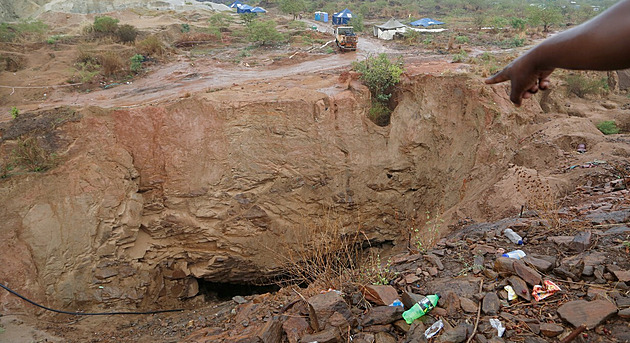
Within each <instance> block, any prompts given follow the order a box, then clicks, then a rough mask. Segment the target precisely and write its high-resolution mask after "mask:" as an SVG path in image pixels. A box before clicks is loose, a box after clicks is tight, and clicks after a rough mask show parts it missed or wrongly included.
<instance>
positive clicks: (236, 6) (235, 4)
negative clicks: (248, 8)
mask: <svg viewBox="0 0 630 343" xmlns="http://www.w3.org/2000/svg"><path fill="white" fill-rule="evenodd" d="M242 4H243V3H242V2H240V1H238V0H236V1H234V2H233V3H232V4H231V5H230V8H238V6H239V5H242Z"/></svg>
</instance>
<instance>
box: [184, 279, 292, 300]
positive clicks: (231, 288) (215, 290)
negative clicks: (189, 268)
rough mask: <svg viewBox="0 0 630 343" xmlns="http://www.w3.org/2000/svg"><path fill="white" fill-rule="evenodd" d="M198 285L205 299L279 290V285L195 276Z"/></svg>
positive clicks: (227, 298)
mask: <svg viewBox="0 0 630 343" xmlns="http://www.w3.org/2000/svg"><path fill="white" fill-rule="evenodd" d="M197 283H198V285H199V294H200V295H203V297H204V299H205V300H206V301H217V300H218V301H227V300H231V299H232V298H233V297H235V296H237V295H240V296H243V297H244V296H248V295H254V294H265V293H273V292H277V291H279V290H280V286H278V285H275V284H271V285H254V284H238V283H223V282H212V281H206V280H204V279H203V278H197Z"/></svg>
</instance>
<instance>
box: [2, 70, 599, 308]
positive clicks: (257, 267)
mask: <svg viewBox="0 0 630 343" xmlns="http://www.w3.org/2000/svg"><path fill="white" fill-rule="evenodd" d="M303 81H304V80H303V78H302V79H300V78H287V79H284V80H280V81H279V82H274V83H273V84H268V83H266V82H262V81H261V82H258V83H254V84H250V85H244V86H237V85H234V86H232V87H230V88H225V89H221V90H215V91H207V92H205V93H199V94H194V95H191V96H187V97H184V98H181V99H179V100H173V101H169V102H164V103H158V104H155V105H145V106H137V107H133V108H126V109H116V110H103V109H99V108H96V107H90V108H84V109H81V110H79V111H78V112H77V113H74V112H71V113H72V115H69V114H68V111H69V110H68V109H57V110H56V111H48V112H45V113H39V114H32V115H23V116H20V117H18V119H16V120H13V121H11V122H8V123H5V124H3V125H4V126H3V128H2V140H3V145H2V149H3V151H4V153H3V154H4V155H5V156H7V155H8V154H9V153H10V151H12V149H13V148H14V147H15V146H16V144H18V143H16V142H17V141H18V139H17V137H18V136H19V135H20V134H30V135H34V136H37V137H39V140H40V142H41V144H42V145H43V146H44V147H45V148H47V149H49V150H54V151H55V152H56V154H57V155H58V157H57V161H58V166H56V167H55V168H52V169H50V170H48V171H45V172H26V171H24V170H16V171H14V173H13V174H11V175H10V176H9V177H7V178H4V179H0V183H1V185H2V187H0V202H2V203H3V204H5V206H3V207H2V208H0V218H1V220H2V222H3V223H4V225H3V227H2V229H1V230H0V249H1V250H2V251H3V252H4V253H3V254H0V263H1V264H2V265H3V266H4V267H3V268H2V269H1V270H0V278H1V279H2V280H6V282H7V283H8V284H9V285H10V286H13V287H14V288H15V289H16V290H19V291H22V292H24V293H25V294H26V295H28V296H31V297H33V298H34V299H36V300H39V301H44V302H46V303H48V304H55V305H59V306H65V307H68V306H69V307H78V306H91V305H95V304H102V305H106V306H111V305H116V304H123V303H131V304H138V305H140V304H144V305H146V304H150V303H153V302H156V301H160V302H161V303H162V304H164V303H165V302H167V301H169V300H170V301H178V300H179V299H185V298H187V297H191V296H194V295H196V294H197V292H198V282H197V280H198V279H204V280H207V281H213V282H223V283H251V282H256V281H257V280H260V278H261V277H264V276H270V275H273V274H274V273H275V272H277V269H278V267H279V259H278V256H281V255H282V253H283V249H285V248H286V247H287V246H290V245H291V243H292V240H293V239H294V238H295V236H296V232H299V230H303V229H304V227H305V226H306V225H307V224H308V223H310V222H312V221H314V220H316V219H317V218H321V217H322V216H326V215H331V216H334V217H335V219H336V220H339V221H340V222H341V223H343V225H344V227H345V228H346V229H347V230H356V229H357V228H360V229H361V230H362V231H363V232H364V233H365V235H366V237H368V238H370V239H371V240H372V242H373V243H377V242H386V241H388V242H393V243H394V244H398V245H399V246H401V247H404V246H405V245H406V244H408V243H409V242H407V237H408V233H409V230H410V229H411V227H412V226H413V225H418V224H414V223H421V222H422V220H423V219H422V218H424V215H425V212H426V211H429V212H430V213H431V214H432V215H437V214H441V213H443V218H444V219H445V220H446V222H445V224H444V226H443V227H441V228H440V229H441V230H444V229H446V224H448V223H449V222H453V221H456V220H459V219H464V218H466V217H471V218H473V219H475V220H485V219H490V218H493V217H497V216H498V215H501V214H505V213H515V212H516V211H518V207H519V206H520V204H521V203H522V202H520V201H519V199H518V197H516V196H515V192H512V191H509V192H504V190H506V189H509V187H511V184H510V185H507V184H508V183H510V180H511V179H510V177H512V175H514V168H512V165H510V163H516V162H519V161H521V162H522V163H520V164H522V165H523V168H526V167H527V168H531V167H532V163H533V164H534V165H535V162H532V161H533V160H532V159H531V158H528V157H524V156H528V155H527V154H525V155H523V152H527V151H528V150H527V149H528V147H529V149H534V147H536V146H535V145H528V144H529V143H527V141H526V139H527V140H529V139H530V138H531V135H532V134H533V133H536V132H538V133H539V134H540V129H541V127H542V128H543V129H544V128H549V126H548V125H547V124H544V125H541V124H537V122H539V121H540V122H542V121H543V119H541V118H542V117H541V116H539V114H540V113H542V112H541V110H540V107H539V106H538V105H537V104H535V103H533V102H530V103H528V105H526V107H524V108H521V109H516V108H514V107H513V106H512V105H511V104H509V102H508V100H507V99H506V94H505V88H503V87H496V88H484V86H483V85H482V84H481V83H480V82H479V80H477V79H471V78H470V77H468V76H466V75H446V76H439V77H436V76H431V75H416V76H410V77H409V78H408V79H406V80H405V81H404V82H403V84H402V86H401V90H400V92H399V94H398V106H397V108H396V110H395V111H394V112H393V114H392V119H391V124H390V125H389V126H387V127H379V126H376V125H375V124H373V123H372V122H371V121H370V120H369V119H367V118H366V112H367V107H368V106H369V98H368V96H369V95H368V94H369V92H368V91H367V89H365V88H364V87H363V86H361V85H360V84H358V83H356V82H348V83H344V84H342V83H340V82H338V81H337V78H336V77H334V76H333V75H319V76H315V77H311V78H310V79H309V80H308V82H305V81H304V82H303ZM64 111H65V112H64ZM60 113H65V114H64V115H60ZM545 118H546V117H545ZM51 119H52V120H51ZM582 119H583V118H582ZM584 121H585V122H586V121H587V119H584ZM544 130H548V129H544ZM544 130H543V131H544ZM585 130H586V131H588V130H591V128H590V127H586V128H585ZM560 136H561V135H559V137H558V138H557V139H558V140H560V141H562V139H560V138H561V137H560ZM595 136H596V133H595V132H594V133H593V137H595ZM562 137H564V136H562ZM602 137H603V136H602ZM597 140H599V141H602V140H603V138H601V137H599V138H593V144H595V142H596V141H597ZM564 141H566V144H565V145H566V149H567V150H569V149H572V147H571V144H570V142H569V141H568V140H566V139H565V140H564ZM523 146H525V147H523ZM530 151H531V150H530ZM519 153H520V155H519ZM519 156H520V157H519ZM562 156H563V151H562V149H561V148H559V147H558V146H557V145H554V146H553V147H551V146H550V147H549V151H546V152H544V158H547V159H548V160H550V162H548V163H550V164H553V163H557V164H560V163H562V162H563V161H562V158H561V157H562ZM541 158H543V157H541ZM501 183H505V184H506V185H505V186H500V185H501ZM497 185H499V186H497ZM490 208H492V210H490ZM420 226H422V225H421V224H420ZM13 301H16V300H15V299H13V298H9V297H6V295H5V294H0V303H2V304H3V305H4V306H11V302H13Z"/></svg>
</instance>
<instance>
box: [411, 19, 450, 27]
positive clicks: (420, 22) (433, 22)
mask: <svg viewBox="0 0 630 343" xmlns="http://www.w3.org/2000/svg"><path fill="white" fill-rule="evenodd" d="M443 24H444V23H443V22H441V21H438V20H435V19H431V18H422V19H420V20H416V21H414V22H411V23H409V25H411V26H424V27H427V26H431V25H443Z"/></svg>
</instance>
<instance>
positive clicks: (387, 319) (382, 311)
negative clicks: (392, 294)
mask: <svg viewBox="0 0 630 343" xmlns="http://www.w3.org/2000/svg"><path fill="white" fill-rule="evenodd" d="M402 313H403V308H402V307H400V306H377V307H373V308H372V309H371V310H370V311H368V313H366V314H365V316H364V317H363V319H362V320H361V324H362V325H363V326H364V327H365V326H371V325H385V324H391V323H393V322H395V321H397V320H399V319H400V318H401V317H402Z"/></svg>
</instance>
